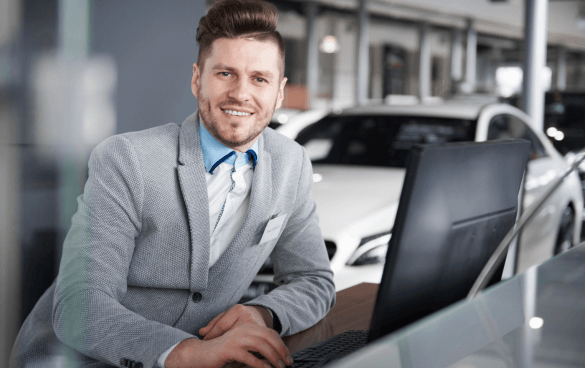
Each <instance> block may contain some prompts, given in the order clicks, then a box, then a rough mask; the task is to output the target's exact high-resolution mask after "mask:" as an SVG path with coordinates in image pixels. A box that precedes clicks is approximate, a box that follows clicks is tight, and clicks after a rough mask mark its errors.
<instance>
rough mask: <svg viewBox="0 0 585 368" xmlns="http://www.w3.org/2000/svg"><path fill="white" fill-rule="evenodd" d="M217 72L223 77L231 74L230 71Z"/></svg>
mask: <svg viewBox="0 0 585 368" xmlns="http://www.w3.org/2000/svg"><path fill="white" fill-rule="evenodd" d="M219 74H220V75H221V76H224V77H229V76H230V75H231V74H230V72H219Z"/></svg>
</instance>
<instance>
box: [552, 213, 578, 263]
mask: <svg viewBox="0 0 585 368" xmlns="http://www.w3.org/2000/svg"><path fill="white" fill-rule="evenodd" d="M574 218H575V215H574V214H573V209H572V208H571V207H567V208H565V210H564V211H563V214H562V215H561V223H560V225H559V235H557V242H556V244H555V255H557V254H560V253H563V252H565V251H567V250H569V248H571V245H572V244H573V233H574V232H575V220H574Z"/></svg>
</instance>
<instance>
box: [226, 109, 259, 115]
mask: <svg viewBox="0 0 585 368" xmlns="http://www.w3.org/2000/svg"><path fill="white" fill-rule="evenodd" d="M223 111H225V112H227V113H228V114H230V115H235V116H248V115H252V114H250V113H249V112H240V111H232V110H223Z"/></svg>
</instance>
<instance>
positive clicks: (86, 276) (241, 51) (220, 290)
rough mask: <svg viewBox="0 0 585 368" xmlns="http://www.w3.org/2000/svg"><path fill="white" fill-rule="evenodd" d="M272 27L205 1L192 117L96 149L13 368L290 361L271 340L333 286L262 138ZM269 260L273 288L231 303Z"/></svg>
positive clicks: (278, 149)
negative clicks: (56, 267)
mask: <svg viewBox="0 0 585 368" xmlns="http://www.w3.org/2000/svg"><path fill="white" fill-rule="evenodd" d="M276 19H277V15H276V10H275V9H274V7H273V6H272V5H270V4H268V3H266V2H263V1H259V0H247V1H238V0H223V1H219V2H217V3H216V4H215V5H214V6H213V7H212V8H211V9H210V10H209V12H208V14H207V15H206V16H205V17H203V18H201V20H200V23H199V28H198V34H197V41H198V42H199V45H200V49H199V58H198V62H197V63H196V64H194V65H193V78H192V91H193V94H194V95H195V97H197V101H198V105H199V110H198V111H197V112H195V114H193V115H191V116H190V117H188V118H187V119H186V120H185V122H183V124H182V125H180V126H179V125H177V124H167V125H164V126H161V127H157V128H153V129H149V130H146V131H142V132H136V133H128V134H123V135H119V136H114V137H111V138H109V139H107V140H106V141H104V142H102V143H101V144H100V145H98V147H96V149H95V150H94V152H93V153H92V155H91V157H90V161H89V178H88V181H87V184H86V186H85V190H84V194H83V195H81V196H80V197H79V199H78V204H79V208H78V212H77V213H76V215H75V216H74V217H73V220H72V226H71V229H70V231H69V233H68V235H67V238H66V240H65V243H64V247H63V248H64V249H63V258H62V260H61V266H60V271H59V276H58V277H57V279H56V280H55V283H53V285H52V286H51V287H50V288H49V289H48V290H47V292H46V293H45V294H44V295H43V296H42V297H41V299H40V300H39V302H38V303H37V305H36V306H35V308H34V309H33V311H32V312H31V314H30V315H29V317H28V318H27V320H26V321H25V323H24V325H23V327H22V329H21V331H20V334H19V336H18V338H17V341H16V342H15V345H14V348H13V352H12V356H11V361H10V364H11V366H14V367H23V366H27V367H28V366H39V367H49V366H50V367H53V366H55V367H60V366H67V367H70V366H72V367H77V366H83V367H105V366H108V365H119V366H124V367H167V368H174V367H195V366H196V367H221V366H223V365H224V364H226V363H228V362H233V361H235V362H240V363H244V364H246V365H249V366H252V367H258V368H264V367H266V366H267V363H266V361H268V362H269V363H270V364H271V365H272V366H275V367H280V368H282V367H284V366H285V365H290V364H291V363H292V360H291V357H290V354H289V352H288V350H287V348H286V346H285V345H284V344H283V342H282V340H281V338H280V336H284V335H289V334H293V333H296V332H298V331H301V330H304V329H306V328H308V327H310V326H311V325H313V324H314V323H316V322H317V321H318V320H319V319H321V318H322V317H324V316H325V314H326V313H327V311H328V310H329V309H330V308H331V307H332V306H333V304H334V300H335V288H334V285H333V279H332V273H331V270H330V268H329V261H328V258H327V254H326V251H325V246H324V242H323V238H322V235H321V232H320V229H319V227H318V218H317V214H316V211H315V203H314V201H313V199H312V197H311V186H312V170H311V163H310V161H309V159H308V157H307V155H306V153H305V151H304V150H303V149H302V147H300V146H299V145H298V144H296V143H295V142H293V141H290V140H288V139H286V138H284V137H283V136H280V135H279V134H278V133H275V132H274V131H273V130H271V129H269V128H268V129H265V128H266V126H267V124H268V123H269V121H270V118H271V116H272V114H273V112H274V110H275V109H277V108H279V107H280V105H281V103H282V100H283V90H284V85H285V83H286V78H284V76H283V74H284V46H283V42H282V38H281V37H280V35H279V34H278V32H276V31H275V27H276ZM268 256H270V257H271V258H272V261H273V264H274V270H275V282H276V283H277V284H279V285H280V286H279V287H278V288H276V289H275V290H273V291H272V292H271V293H269V294H268V295H265V296H261V297H259V298H256V299H254V300H252V301H250V302H249V303H246V304H245V305H236V303H237V302H238V300H239V299H240V298H241V296H242V295H243V293H244V291H245V290H246V289H247V288H248V286H249V285H250V283H251V281H252V279H253V278H254V276H255V275H256V273H257V272H258V270H259V268H260V267H261V266H262V264H263V263H264V261H265V260H266V259H267V257H268ZM254 353H259V354H260V355H262V356H263V357H264V358H266V361H263V360H261V359H260V358H259V356H258V354H254Z"/></svg>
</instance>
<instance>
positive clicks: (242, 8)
mask: <svg viewBox="0 0 585 368" xmlns="http://www.w3.org/2000/svg"><path fill="white" fill-rule="evenodd" d="M277 21H278V14H277V13H276V8H275V7H274V5H272V4H270V3H269V2H266V1H263V0H219V1H217V2H216V3H215V4H213V6H212V7H211V9H209V11H208V12H207V14H206V15H204V16H203V17H201V19H200V20H199V27H198V28H197V43H198V44H199V56H198V57H197V64H199V68H200V69H201V70H203V64H204V63H205V60H206V59H207V58H208V57H209V54H210V53H211V46H212V44H213V41H215V40H217V39H218V38H222V37H225V38H247V39H253V40H256V41H268V42H273V43H274V44H276V45H277V46H278V50H279V62H278V68H279V71H280V78H282V77H283V76H284V41H283V40H282V36H281V35H280V33H279V32H278V31H276V23H277Z"/></svg>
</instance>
